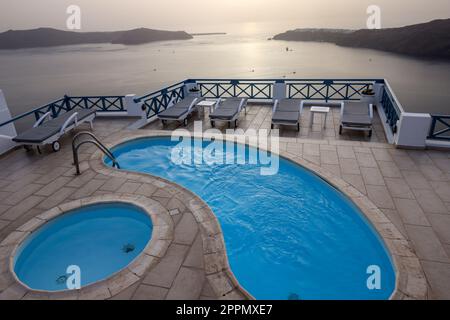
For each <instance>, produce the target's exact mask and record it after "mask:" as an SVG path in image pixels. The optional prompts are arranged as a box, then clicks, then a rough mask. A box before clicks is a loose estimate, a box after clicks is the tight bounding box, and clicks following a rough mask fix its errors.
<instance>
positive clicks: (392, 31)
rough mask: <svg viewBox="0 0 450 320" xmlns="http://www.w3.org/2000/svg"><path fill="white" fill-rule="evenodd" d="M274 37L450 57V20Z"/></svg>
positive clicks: (292, 33)
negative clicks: (397, 26) (384, 27)
mask: <svg viewBox="0 0 450 320" xmlns="http://www.w3.org/2000/svg"><path fill="white" fill-rule="evenodd" d="M273 40H285V41H314V42H330V43H334V44H336V45H338V46H344V47H353V48H367V49H375V50H383V51H389V52H393V53H398V54H405V55H410V56H415V57H420V58H432V59H445V60H450V19H443V20H434V21H431V22H427V23H422V24H416V25H411V26H406V27H401V28H389V29H380V30H369V29H361V30H343V29H297V30H291V31H287V32H284V33H281V34H278V35H276V36H275V37H274V38H273Z"/></svg>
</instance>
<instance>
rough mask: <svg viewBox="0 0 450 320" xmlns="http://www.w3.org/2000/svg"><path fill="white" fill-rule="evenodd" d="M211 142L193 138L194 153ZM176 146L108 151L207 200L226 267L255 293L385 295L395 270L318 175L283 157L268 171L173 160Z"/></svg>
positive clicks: (132, 145)
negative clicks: (372, 282) (375, 271)
mask: <svg viewBox="0 0 450 320" xmlns="http://www.w3.org/2000/svg"><path fill="white" fill-rule="evenodd" d="M193 141H194V140H192V142H193ZM197 141H198V140H197ZM209 143H210V142H200V143H199V144H194V143H192V144H193V149H194V154H197V153H203V152H204V151H205V149H206V148H207V147H208V144H209ZM177 145H178V142H177V141H171V140H170V138H169V137H159V138H145V139H138V140H133V141H130V142H127V143H124V144H122V145H119V146H117V147H116V148H114V150H113V152H114V155H115V156H116V157H117V159H118V161H119V163H120V166H121V168H122V169H126V170H131V171H136V172H144V173H149V174H152V175H156V176H160V177H163V178H165V179H168V180H170V181H173V182H175V183H178V184H180V185H182V186H184V187H186V188H188V189H190V190H191V191H193V192H195V193H196V194H197V195H198V196H199V197H201V198H202V199H203V200H204V201H205V202H206V203H208V205H209V206H210V207H211V209H212V210H213V211H214V213H215V215H216V216H217V218H218V220H219V222H220V224H221V227H222V230H223V233H224V238H225V243H226V247H227V254H228V258H229V262H230V265H231V268H232V271H233V273H234V275H235V276H236V278H237V280H238V281H239V283H240V284H241V285H242V286H243V287H244V288H245V289H246V290H247V291H248V292H250V294H252V295H253V296H254V297H255V298H257V299H388V298H389V297H390V296H391V294H392V292H393V291H394V288H395V271H394V268H393V265H392V261H391V259H390V255H389V253H388V251H387V250H386V248H385V246H384V243H383V241H382V240H381V239H380V238H379V236H378V234H377V233H376V232H375V230H374V229H373V227H372V226H371V225H370V223H368V222H367V221H366V219H365V218H364V217H363V214H362V213H361V212H360V211H359V209H358V208H357V207H356V206H355V205H354V204H353V203H352V202H351V201H349V200H348V199H347V198H346V197H345V196H344V195H343V194H341V193H340V192H339V191H337V190H336V189H334V188H333V187H332V186H330V185H329V184H328V183H326V182H325V181H324V180H322V179H321V178H320V177H318V176H317V175H315V174H314V173H312V172H310V171H309V170H306V169H305V168H303V167H301V166H299V165H297V164H295V163H293V162H291V161H289V160H287V159H284V158H280V163H279V171H278V173H277V174H276V175H272V176H264V175H261V174H260V172H261V171H260V166H259V165H253V164H249V163H246V164H236V163H238V162H237V161H235V162H234V163H235V164H232V165H230V164H210V165H205V164H202V163H198V164H196V163H189V164H179V163H174V162H172V161H171V159H172V152H173V151H174V150H175V149H176V147H177ZM237 148H244V149H245V152H246V153H247V154H248V153H250V152H251V151H254V150H252V148H251V147H248V146H245V147H243V146H242V145H235V149H237ZM228 151H229V150H226V149H225V147H224V149H223V150H222V153H223V155H224V157H227V156H231V157H237V156H236V153H233V154H231V155H229V154H228ZM369 266H377V267H379V270H380V271H381V278H380V280H381V288H380V289H376V290H370V289H369V288H368V286H367V280H368V278H369V274H368V273H367V268H368V267H369Z"/></svg>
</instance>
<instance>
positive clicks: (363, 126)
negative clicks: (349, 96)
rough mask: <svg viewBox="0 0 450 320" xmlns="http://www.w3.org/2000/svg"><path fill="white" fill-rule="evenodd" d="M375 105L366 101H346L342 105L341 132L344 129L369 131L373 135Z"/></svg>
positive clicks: (340, 132)
mask: <svg viewBox="0 0 450 320" xmlns="http://www.w3.org/2000/svg"><path fill="white" fill-rule="evenodd" d="M372 122H373V106H372V104H368V103H366V102H359V101H355V102H345V103H344V104H343V105H342V107H341V125H340V126H339V134H342V130H343V129H347V130H358V131H368V132H369V137H371V136H372Z"/></svg>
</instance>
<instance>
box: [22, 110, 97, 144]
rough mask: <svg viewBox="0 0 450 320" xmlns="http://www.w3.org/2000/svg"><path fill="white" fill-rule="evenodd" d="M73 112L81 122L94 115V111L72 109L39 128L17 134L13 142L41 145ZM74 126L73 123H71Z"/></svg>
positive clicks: (59, 128) (55, 132) (56, 131)
mask: <svg viewBox="0 0 450 320" xmlns="http://www.w3.org/2000/svg"><path fill="white" fill-rule="evenodd" d="M75 112H77V113H78V115H77V119H78V121H81V120H83V119H85V118H87V117H88V116H90V115H92V114H94V113H95V110H94V109H74V110H71V111H69V112H66V113H63V114H61V115H59V116H58V117H57V118H55V119H51V120H48V121H46V122H44V123H42V124H41V125H40V126H39V127H36V128H31V129H29V130H27V131H25V132H24V133H22V134H19V135H18V136H17V137H15V138H14V139H13V141H15V142H22V143H27V142H29V143H41V142H43V141H45V140H47V139H48V138H50V137H52V136H53V135H55V134H57V133H58V132H59V131H60V130H61V128H62V126H63V125H64V123H65V122H66V121H67V119H69V118H70V117H71V116H72V115H73V114H74V113H75ZM71 124H74V123H71Z"/></svg>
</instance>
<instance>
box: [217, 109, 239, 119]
mask: <svg viewBox="0 0 450 320" xmlns="http://www.w3.org/2000/svg"><path fill="white" fill-rule="evenodd" d="M238 111H239V106H238V107H231V108H230V107H219V108H217V109H216V110H214V111H213V113H211V115H210V118H211V119H221V120H231V119H233V118H234V116H235V115H236V114H237V113H238Z"/></svg>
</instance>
